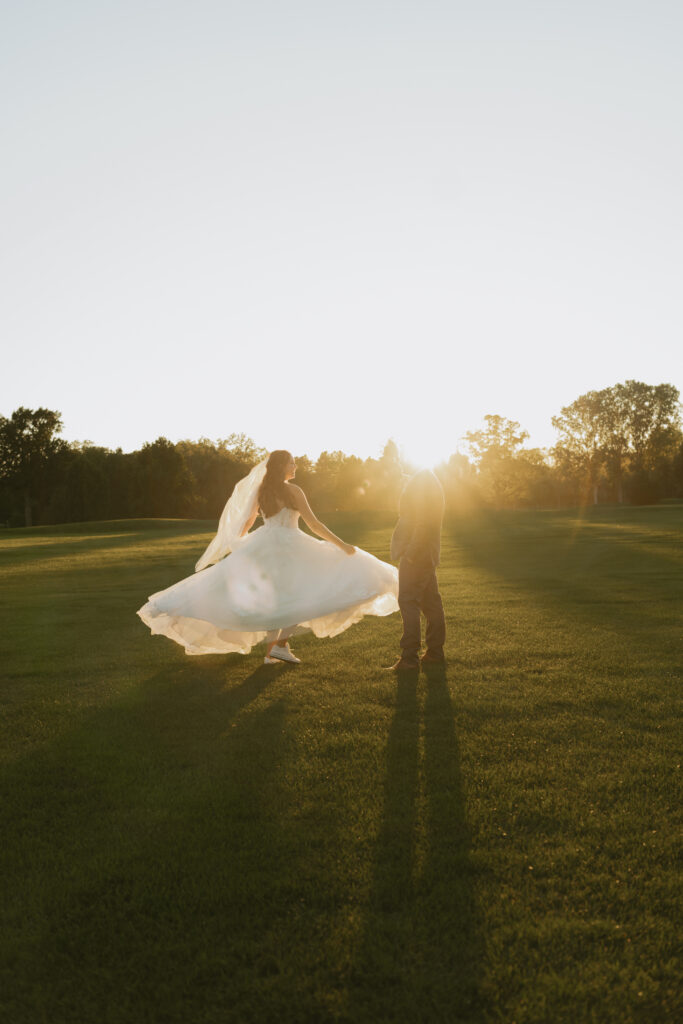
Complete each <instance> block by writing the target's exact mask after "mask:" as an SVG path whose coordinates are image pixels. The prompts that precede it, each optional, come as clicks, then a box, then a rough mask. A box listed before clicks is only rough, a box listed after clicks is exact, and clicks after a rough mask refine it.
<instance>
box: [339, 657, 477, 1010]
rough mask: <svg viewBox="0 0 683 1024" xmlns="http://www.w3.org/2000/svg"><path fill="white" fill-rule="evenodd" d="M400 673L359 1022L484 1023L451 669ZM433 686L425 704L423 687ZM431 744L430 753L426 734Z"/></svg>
mask: <svg viewBox="0 0 683 1024" xmlns="http://www.w3.org/2000/svg"><path fill="white" fill-rule="evenodd" d="M422 679H423V680H424V682H422V683H420V682H419V680H418V675H417V673H414V674H406V675H403V676H399V677H398V680H397V690H396V710H395V714H394V718H393V721H392V723H391V727H390V730H389V736H388V741H387V756H386V775H385V782H384V800H383V814H382V823H381V828H380V832H379V836H378V840H377V844H376V848H375V856H374V866H373V876H372V884H371V891H370V895H369V899H368V902H367V906H366V913H365V919H364V925H363V933H362V938H361V940H360V943H359V947H358V954H357V957H356V960H355V963H354V967H353V970H352V978H351V984H350V986H349V1019H353V1020H354V1021H375V1020H389V1019H392V1013H395V1012H396V1007H397V1006H399V1005H400V1006H401V1007H402V1011H403V1013H404V1019H406V1020H458V1021H477V1020H480V1019H481V1015H482V1013H483V1006H482V1004H481V1000H480V996H479V991H478V988H479V983H478V978H479V975H480V973H481V966H480V965H481V960H482V941H481V938H480V931H479V929H478V928H477V926H476V906H475V900H474V883H473V868H472V864H471V860H470V845H471V841H470V833H469V829H468V826H467V821H466V810H465V798H464V794H463V786H462V779H461V773H460V751H459V746H458V740H457V736H456V730H455V715H454V711H453V705H452V701H451V696H450V691H449V687H448V680H447V676H446V671H445V669H443V668H441V667H439V666H435V667H433V668H430V669H429V671H428V672H426V673H425V675H424V676H423V677H422ZM422 687H424V703H423V707H422V708H421V706H420V699H419V697H420V693H421V690H422ZM421 727H422V735H423V738H424V746H423V750H422V752H421V750H420V731H421Z"/></svg>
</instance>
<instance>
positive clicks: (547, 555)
mask: <svg viewBox="0 0 683 1024" xmlns="http://www.w3.org/2000/svg"><path fill="white" fill-rule="evenodd" d="M589 525H590V526H591V530H590V531H588V532H586V531H582V530H581V528H580V526H578V524H577V522H576V521H575V520H571V519H567V518H562V519H552V518H551V519H548V520H546V519H543V518H539V517H534V516H533V515H532V514H529V515H528V517H527V518H524V517H523V516H518V517H514V516H513V517H511V518H509V517H506V516H505V515H504V514H495V513H489V514H482V515H481V516H480V517H479V519H478V520H477V521H476V522H475V521H471V520H469V521H462V522H452V523H450V524H449V526H448V533H449V535H450V537H451V538H452V539H453V540H454V542H455V543H456V546H457V547H458V548H459V550H460V557H461V558H462V559H464V560H465V561H466V562H469V563H470V564H474V565H477V566H478V567H480V568H482V569H484V570H486V571H487V572H489V573H491V574H493V575H495V576H497V577H498V578H500V579H502V580H504V581H505V582H506V583H507V584H510V585H513V586H515V587H519V588H523V589H525V590H526V591H527V592H529V593H532V594H535V595H536V599H537V602H538V603H539V604H542V605H543V606H544V607H545V608H546V609H547V607H548V606H554V607H556V608H557V610H558V614H561V615H562V617H563V619H564V618H565V617H566V616H568V615H569V616H572V617H573V618H576V619H578V620H580V621H587V622H589V623H590V625H591V626H605V627H607V628H608V629H610V630H619V631H620V632H622V633H623V634H624V635H625V636H626V637H627V638H628V639H629V640H630V639H631V638H632V636H633V633H634V632H639V631H644V632H646V633H648V634H649V633H650V632H651V631H652V630H656V629H657V628H658V627H659V626H660V625H661V624H662V621H663V616H664V614H665V612H664V609H663V606H666V605H668V606H669V607H670V608H671V615H674V614H675V609H676V607H677V604H678V602H680V600H681V598H682V597H683V583H682V582H681V574H680V572H679V571H678V569H677V567H676V565H675V563H674V562H672V561H667V560H666V559H665V560H664V562H663V560H662V555H661V552H660V551H659V550H658V549H657V548H656V547H655V546H654V544H653V547H652V549H651V550H649V549H648V547H647V546H646V547H643V546H640V547H635V546H633V545H632V544H631V543H630V541H629V538H628V535H627V536H624V535H623V533H620V532H619V531H617V530H616V529H609V528H605V529H602V527H601V524H594V523H591V524H589Z"/></svg>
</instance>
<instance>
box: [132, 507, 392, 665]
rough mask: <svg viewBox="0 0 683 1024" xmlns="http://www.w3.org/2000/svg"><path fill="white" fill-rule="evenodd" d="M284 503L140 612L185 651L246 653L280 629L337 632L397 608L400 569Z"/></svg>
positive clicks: (155, 629) (153, 628)
mask: <svg viewBox="0 0 683 1024" xmlns="http://www.w3.org/2000/svg"><path fill="white" fill-rule="evenodd" d="M297 519H298V515H297V513H295V512H293V510H291V509H282V510H281V512H280V513H278V514H277V515H276V516H273V517H272V518H270V519H267V520H266V522H265V524H264V525H263V526H262V527H260V528H259V529H257V530H254V531H253V532H252V533H250V534H248V535H247V536H246V537H245V538H244V539H243V540H242V541H241V542H240V544H239V546H238V547H237V548H236V549H235V550H234V551H233V552H232V553H231V554H230V555H228V556H227V557H226V558H224V559H223V560H222V561H220V562H218V563H217V564H216V565H212V566H210V567H209V568H208V569H203V570H202V571H201V572H198V573H195V575H193V576H189V577H188V578H187V579H184V580H180V582H179V583H175V584H174V585H173V586H172V587H169V588H168V589H167V590H162V591H160V592H159V593H158V594H152V596H151V597H150V598H149V600H148V602H147V604H145V605H144V606H143V607H142V608H140V609H139V611H138V613H137V614H138V615H139V616H140V618H141V619H142V621H143V622H144V623H145V624H146V625H147V626H149V628H150V629H151V631H152V633H161V634H163V635H164V636H167V637H170V639H171V640H175V641H176V643H178V644H181V645H182V646H183V647H184V648H185V652H186V653H187V654H224V653H228V652H230V651H237V652H239V653H240V654H247V653H248V652H249V651H250V650H251V648H252V647H253V646H254V645H255V644H257V643H259V642H260V641H263V640H266V639H274V638H275V636H276V635H277V632H278V631H279V630H280V629H286V630H287V631H288V632H289V633H290V635H292V634H294V633H302V632H306V631H309V630H310V631H312V632H313V633H314V634H315V636H318V637H325V636H336V635H337V634H338V633H342V632H343V631H344V630H345V629H348V627H349V626H351V625H353V623H355V622H358V621H359V620H360V619H361V618H362V617H363V616H364V615H390V614H391V613H392V612H395V611H398V600H397V595H398V572H397V570H396V569H395V568H394V566H392V565H389V564H388V563H387V562H382V561H381V560H380V559H378V558H375V557H374V555H371V554H369V552H367V551H363V550H362V549H361V548H357V549H356V552H355V554H353V555H347V554H345V553H344V552H343V551H341V550H340V549H339V548H338V547H337V546H336V545H335V544H330V543H328V542H327V541H321V540H316V539H315V538H313V537H310V536H309V535H308V534H306V533H303V532H302V531H301V530H300V529H299V528H298V526H297Z"/></svg>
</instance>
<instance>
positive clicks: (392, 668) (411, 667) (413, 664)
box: [384, 658, 420, 673]
mask: <svg viewBox="0 0 683 1024" xmlns="http://www.w3.org/2000/svg"><path fill="white" fill-rule="evenodd" d="M419 670H420V665H419V663H418V662H417V661H406V660H405V658H399V659H398V661H397V662H395V663H394V664H393V665H389V667H388V668H385V669H384V671H385V672H401V673H403V672H419Z"/></svg>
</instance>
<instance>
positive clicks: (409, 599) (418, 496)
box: [391, 473, 446, 665]
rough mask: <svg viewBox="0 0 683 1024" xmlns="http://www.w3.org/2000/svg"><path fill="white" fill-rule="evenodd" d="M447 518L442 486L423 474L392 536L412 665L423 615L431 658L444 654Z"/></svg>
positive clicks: (404, 640) (409, 488)
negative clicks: (441, 580) (442, 567)
mask: <svg viewBox="0 0 683 1024" xmlns="http://www.w3.org/2000/svg"><path fill="white" fill-rule="evenodd" d="M425 477H427V478H428V479H427V480H425ZM425 483H426V484H428V485H429V487H430V488H431V490H432V491H433V492H434V495H433V500H432V502H431V503H430V502H429V501H428V500H427V499H426V498H425V493H427V495H428V494H429V491H428V489H427V491H425ZM420 492H422V493H420ZM442 514H443V492H442V491H441V485H440V484H439V483H438V481H437V480H436V478H435V477H433V475H432V474H425V473H420V474H417V476H415V477H413V478H412V480H411V481H409V482H408V484H407V485H406V488H405V489H404V491H403V494H402V495H401V502H400V506H399V520H398V523H397V524H396V528H395V530H394V533H393V536H392V538H391V557H392V558H393V560H394V561H398V563H399V564H398V606H399V609H400V611H401V618H402V619H403V636H402V637H401V658H402V660H403V661H404V662H406V663H409V664H411V665H417V664H419V655H420V647H421V646H422V637H421V629H420V613H421V612H422V613H423V614H424V616H425V618H426V620H427V633H426V637H425V639H426V642H427V653H428V655H429V656H430V658H433V659H434V660H436V661H439V660H441V659H443V656H444V654H443V645H444V641H445V639H446V622H445V619H444V613H443V603H442V601H441V594H440V593H439V585H438V583H437V580H436V567H437V565H438V564H439V557H440V554H441V517H442Z"/></svg>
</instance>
